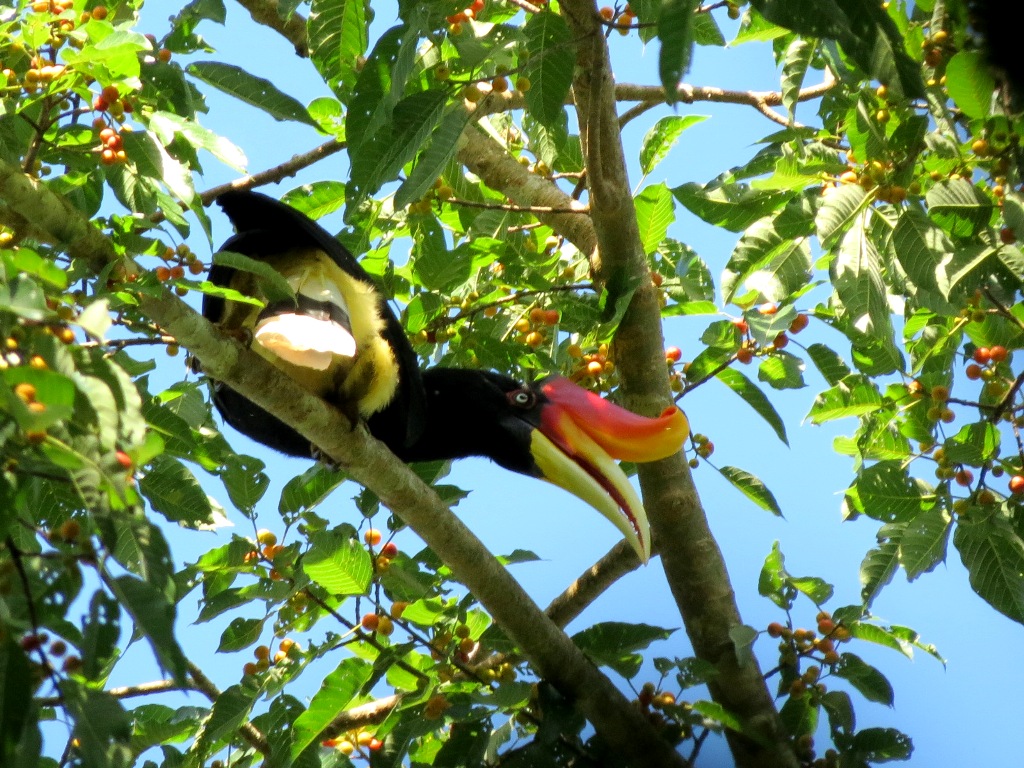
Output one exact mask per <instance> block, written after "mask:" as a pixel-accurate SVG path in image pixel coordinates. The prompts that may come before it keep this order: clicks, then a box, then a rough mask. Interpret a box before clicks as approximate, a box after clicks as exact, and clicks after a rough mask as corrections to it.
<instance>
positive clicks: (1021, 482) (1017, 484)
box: [1010, 475, 1024, 496]
mask: <svg viewBox="0 0 1024 768" xmlns="http://www.w3.org/2000/svg"><path fill="white" fill-rule="evenodd" d="M1010 493H1012V494H1013V495H1014V496H1020V495H1021V494H1022V493H1024V476H1022V475H1014V476H1013V477H1011V478H1010Z"/></svg>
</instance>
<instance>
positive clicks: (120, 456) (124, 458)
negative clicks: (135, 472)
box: [114, 451, 132, 469]
mask: <svg viewBox="0 0 1024 768" xmlns="http://www.w3.org/2000/svg"><path fill="white" fill-rule="evenodd" d="M114 455H115V456H116V457H117V463H118V464H120V465H121V466H122V467H124V468H125V469H131V466H132V457H131V456H129V455H128V454H127V453H125V452H124V451H118V452H117V453H116V454H114Z"/></svg>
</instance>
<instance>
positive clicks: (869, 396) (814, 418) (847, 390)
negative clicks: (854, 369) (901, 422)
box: [807, 374, 882, 424]
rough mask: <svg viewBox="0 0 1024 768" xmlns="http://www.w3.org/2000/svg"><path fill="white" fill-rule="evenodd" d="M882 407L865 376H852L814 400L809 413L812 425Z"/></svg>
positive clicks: (879, 393)
mask: <svg viewBox="0 0 1024 768" xmlns="http://www.w3.org/2000/svg"><path fill="white" fill-rule="evenodd" d="M880 407H882V394H881V392H879V391H878V387H877V385H876V384H875V383H874V381H872V380H871V379H870V378H868V377H867V376H863V375H861V374H852V375H850V376H847V377H845V378H844V379H843V380H842V381H840V382H839V383H838V384H836V385H835V386H834V387H832V388H831V389H827V390H825V391H824V392H822V393H821V394H819V395H818V396H817V397H816V398H815V399H814V404H813V405H812V406H811V411H810V413H808V414H807V416H808V418H810V420H811V423H812V424H824V423H825V422H826V421H832V420H833V419H843V418H847V417H849V416H860V415H861V414H865V413H871V412H872V411H876V410H878V409H879V408H880Z"/></svg>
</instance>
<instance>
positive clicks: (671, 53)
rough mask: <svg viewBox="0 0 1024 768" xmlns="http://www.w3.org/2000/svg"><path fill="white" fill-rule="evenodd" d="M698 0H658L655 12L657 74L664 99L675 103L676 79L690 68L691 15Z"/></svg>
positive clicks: (677, 91) (676, 94) (676, 98)
mask: <svg viewBox="0 0 1024 768" xmlns="http://www.w3.org/2000/svg"><path fill="white" fill-rule="evenodd" d="M699 4H700V3H699V2H698V0H661V10H660V11H659V13H658V38H659V39H660V40H661V51H660V52H659V55H658V74H659V75H660V76H661V87H662V88H664V89H665V100H666V101H667V102H668V103H669V104H675V103H676V101H678V100H679V82H680V81H681V80H682V79H683V75H685V74H686V72H687V70H688V69H689V68H690V56H691V55H692V53H693V15H694V12H695V11H696V10H697V6H698V5H699Z"/></svg>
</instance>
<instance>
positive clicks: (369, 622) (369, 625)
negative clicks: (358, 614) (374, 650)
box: [359, 613, 380, 632]
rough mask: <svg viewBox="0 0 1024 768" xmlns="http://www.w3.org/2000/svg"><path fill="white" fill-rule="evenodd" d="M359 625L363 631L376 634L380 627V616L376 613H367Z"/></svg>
mask: <svg viewBox="0 0 1024 768" xmlns="http://www.w3.org/2000/svg"><path fill="white" fill-rule="evenodd" d="M359 624H360V626H361V627H362V628H363V629H367V630H369V631H370V632H376V631H377V627H379V626H380V616H379V615H377V614H376V613H365V614H363V618H362V619H360V620H359Z"/></svg>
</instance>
